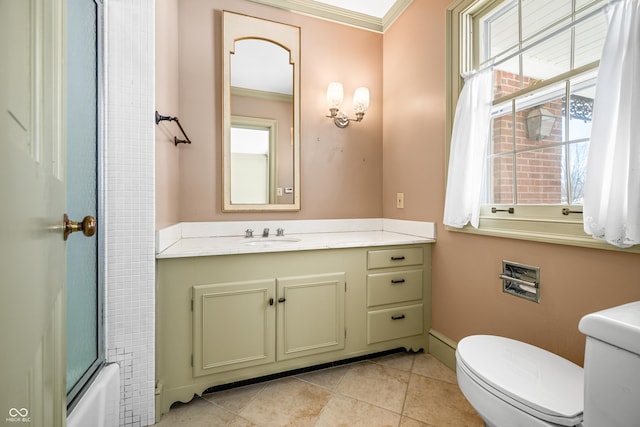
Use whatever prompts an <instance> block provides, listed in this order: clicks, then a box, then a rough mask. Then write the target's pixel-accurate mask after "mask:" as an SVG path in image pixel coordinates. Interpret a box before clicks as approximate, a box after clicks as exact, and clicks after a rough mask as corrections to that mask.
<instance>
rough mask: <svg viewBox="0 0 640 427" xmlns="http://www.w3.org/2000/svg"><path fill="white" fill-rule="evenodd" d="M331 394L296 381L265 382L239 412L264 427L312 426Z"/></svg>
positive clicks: (294, 379)
mask: <svg viewBox="0 0 640 427" xmlns="http://www.w3.org/2000/svg"><path fill="white" fill-rule="evenodd" d="M330 398H331V393H330V392H329V391H328V390H326V389H324V388H322V387H318V386H315V385H312V384H309V383H307V382H304V381H300V380H299V379H297V378H292V377H290V378H285V379H282V380H277V381H273V382H270V383H268V384H267V385H266V386H265V387H264V388H263V389H262V390H261V391H260V393H258V394H257V395H256V396H255V398H254V399H253V400H252V401H251V402H250V403H249V404H248V405H247V406H246V407H245V408H244V409H243V410H242V411H241V412H240V414H239V415H240V416H241V417H242V418H244V419H246V420H249V421H251V422H253V423H254V424H257V425H260V426H263V427H267V426H269V427H270V426H313V424H314V423H315V421H316V419H317V418H318V416H319V415H320V411H322V408H324V406H325V405H326V404H327V402H328V401H329V399H330Z"/></svg>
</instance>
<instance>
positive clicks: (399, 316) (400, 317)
mask: <svg viewBox="0 0 640 427" xmlns="http://www.w3.org/2000/svg"><path fill="white" fill-rule="evenodd" d="M400 319H404V314H398V315H395V316H391V320H400Z"/></svg>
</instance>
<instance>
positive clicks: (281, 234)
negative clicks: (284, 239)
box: [276, 228, 284, 236]
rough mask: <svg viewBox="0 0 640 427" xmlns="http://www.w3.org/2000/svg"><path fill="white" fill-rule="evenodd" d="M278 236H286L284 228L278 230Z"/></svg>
mask: <svg viewBox="0 0 640 427" xmlns="http://www.w3.org/2000/svg"><path fill="white" fill-rule="evenodd" d="M276 236H284V228H278V229H277V230H276Z"/></svg>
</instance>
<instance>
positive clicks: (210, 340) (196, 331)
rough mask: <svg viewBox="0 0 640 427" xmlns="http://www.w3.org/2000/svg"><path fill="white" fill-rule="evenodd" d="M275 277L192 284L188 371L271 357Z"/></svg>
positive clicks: (211, 371)
mask: <svg viewBox="0 0 640 427" xmlns="http://www.w3.org/2000/svg"><path fill="white" fill-rule="evenodd" d="M275 283H276V281H275V279H269V280H255V281H247V282H235V283H222V284H215V285H198V286H194V287H193V376H194V377H198V376H202V375H209V374H214V373H218V372H224V371H229V370H232V369H239V368H247V367H250V366H257V365H262V364H266V363H273V362H275V303H274V301H273V298H275Z"/></svg>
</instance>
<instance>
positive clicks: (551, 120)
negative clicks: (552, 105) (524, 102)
mask: <svg viewBox="0 0 640 427" xmlns="http://www.w3.org/2000/svg"><path fill="white" fill-rule="evenodd" d="M526 122H527V138H529V139H535V140H536V141H540V140H541V139H545V138H547V137H548V136H549V135H551V130H552V129H553V125H554V124H555V122H556V117H555V116H554V115H553V114H551V112H550V111H548V110H546V109H544V108H542V107H537V108H534V109H533V110H531V111H530V112H529V114H527V120H526Z"/></svg>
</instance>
